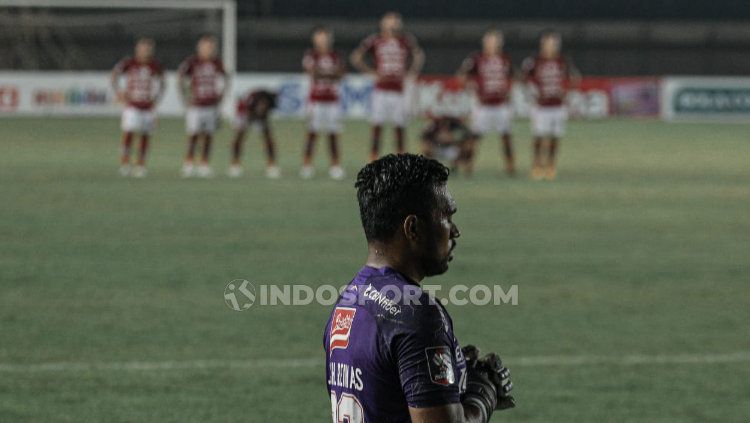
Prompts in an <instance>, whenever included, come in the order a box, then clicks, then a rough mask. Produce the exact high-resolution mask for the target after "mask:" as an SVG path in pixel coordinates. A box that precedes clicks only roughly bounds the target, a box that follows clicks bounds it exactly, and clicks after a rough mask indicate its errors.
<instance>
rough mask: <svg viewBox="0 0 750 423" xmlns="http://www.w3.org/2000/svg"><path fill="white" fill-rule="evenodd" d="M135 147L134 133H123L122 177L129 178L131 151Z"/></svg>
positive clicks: (121, 148) (121, 153)
mask: <svg viewBox="0 0 750 423" xmlns="http://www.w3.org/2000/svg"><path fill="white" fill-rule="evenodd" d="M132 145H133V133H132V132H129V131H128V132H123V133H122V140H121V147H120V150H121V152H120V175H122V176H128V175H129V174H130V150H131V146H132Z"/></svg>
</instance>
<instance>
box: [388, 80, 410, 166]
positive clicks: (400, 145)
mask: <svg viewBox="0 0 750 423" xmlns="http://www.w3.org/2000/svg"><path fill="white" fill-rule="evenodd" d="M388 102H389V103H390V104H389V107H388V108H389V110H390V113H391V122H393V126H394V128H393V132H394V136H395V139H396V153H398V154H403V153H406V129H405V128H406V108H405V107H404V106H405V104H404V95H403V94H401V93H390V94H389V101H388Z"/></svg>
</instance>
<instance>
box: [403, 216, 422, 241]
mask: <svg viewBox="0 0 750 423" xmlns="http://www.w3.org/2000/svg"><path fill="white" fill-rule="evenodd" d="M418 226H419V218H418V217H417V216H415V215H413V214H410V215H408V216H406V219H404V236H405V237H406V239H407V240H409V241H416V240H417V239H419V228H418Z"/></svg>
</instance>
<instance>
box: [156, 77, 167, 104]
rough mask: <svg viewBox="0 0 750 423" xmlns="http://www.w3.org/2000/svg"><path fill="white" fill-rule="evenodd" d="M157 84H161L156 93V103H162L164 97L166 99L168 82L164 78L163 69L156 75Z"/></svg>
mask: <svg viewBox="0 0 750 423" xmlns="http://www.w3.org/2000/svg"><path fill="white" fill-rule="evenodd" d="M156 83H157V84H159V91H157V92H156V97H154V103H158V102H159V101H161V99H162V97H164V92H165V91H166V89H167V80H166V79H165V78H164V72H163V71H162V70H161V69H159V72H158V73H157V74H156Z"/></svg>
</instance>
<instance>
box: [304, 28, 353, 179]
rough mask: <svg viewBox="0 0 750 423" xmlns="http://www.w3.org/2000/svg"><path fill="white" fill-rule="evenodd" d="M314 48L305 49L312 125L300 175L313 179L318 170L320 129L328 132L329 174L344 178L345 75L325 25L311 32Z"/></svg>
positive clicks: (310, 125)
mask: <svg viewBox="0 0 750 423" xmlns="http://www.w3.org/2000/svg"><path fill="white" fill-rule="evenodd" d="M312 43H313V48H312V49H311V50H308V51H307V52H305V56H304V58H303V59H302V67H303V68H304V70H305V72H306V73H307V75H308V76H309V77H310V96H309V104H308V114H309V116H308V118H309V128H308V132H307V140H306V142H305V152H304V158H303V163H302V169H300V172H299V174H300V177H302V178H303V179H310V178H312V177H313V175H314V174H315V168H314V167H313V151H314V149H315V140H316V138H317V137H318V133H325V134H327V135H328V147H329V149H330V153H331V167H330V169H329V170H328V175H329V176H330V177H331V178H332V179H336V180H341V179H344V176H345V175H344V169H343V168H342V167H341V163H340V158H339V134H340V133H341V104H340V103H339V94H338V83H339V81H340V80H341V78H342V77H343V76H344V64H343V62H342V61H341V58H340V57H339V55H338V54H336V52H334V51H333V34H332V33H331V31H330V30H329V29H327V28H325V27H318V28H315V30H313V34H312Z"/></svg>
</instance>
